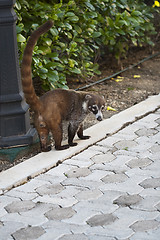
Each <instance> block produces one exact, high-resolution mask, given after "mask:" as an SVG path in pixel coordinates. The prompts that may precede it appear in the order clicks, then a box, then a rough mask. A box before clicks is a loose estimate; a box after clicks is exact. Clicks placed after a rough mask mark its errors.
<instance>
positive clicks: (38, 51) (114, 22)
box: [15, 0, 154, 90]
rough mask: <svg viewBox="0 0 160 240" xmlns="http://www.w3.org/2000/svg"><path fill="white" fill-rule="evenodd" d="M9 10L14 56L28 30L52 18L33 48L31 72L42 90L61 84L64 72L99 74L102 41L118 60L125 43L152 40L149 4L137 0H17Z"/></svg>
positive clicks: (22, 46)
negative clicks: (14, 14)
mask: <svg viewBox="0 0 160 240" xmlns="http://www.w3.org/2000/svg"><path fill="white" fill-rule="evenodd" d="M15 10H16V12H17V15H18V23H17V40H18V47H19V52H20V61H21V58H22V53H23V50H24V47H25V45H26V40H27V39H28V36H29V35H30V34H31V31H33V30H34V29H36V28H37V27H38V26H39V25H41V24H42V23H44V22H45V21H46V20H48V19H53V20H54V26H53V28H52V29H51V30H50V31H49V32H48V33H46V34H44V35H43V36H42V37H41V38H40V39H39V41H38V44H37V46H36V47H35V49H34V53H33V63H32V69H33V77H36V76H39V77H40V78H41V79H42V80H43V88H44V89H45V90H48V89H50V88H55V87H56V88H57V87H61V88H67V82H66V78H67V76H70V75H76V76H78V77H88V76H92V75H94V74H100V71H99V70H98V64H97V63H96V61H95V59H96V57H97V55H99V54H100V55H101V54H103V49H104V47H105V48H106V46H107V48H108V49H109V51H110V52H111V53H113V54H114V56H115V57H116V58H117V59H119V58H120V57H121V56H122V55H125V54H126V51H127V50H128V48H129V46H130V44H134V45H135V46H138V45H139V46H142V45H143V44H145V43H147V44H153V43H152V42H151V40H150V37H149V36H150V34H152V33H154V27H153V24H152V23H151V19H152V18H153V16H152V13H151V8H149V7H147V6H146V5H145V4H144V2H143V1H139V0H136V1H131V0H118V1H116V0H112V1H111V0H104V1H101V0H81V1H78V0H70V1H65V0H61V1H55V0H50V1H46V0H41V1H37V0H34V1H33V0H30V1H26V0H17V1H16V5H15Z"/></svg>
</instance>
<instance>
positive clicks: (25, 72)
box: [21, 20, 53, 112]
mask: <svg viewBox="0 0 160 240" xmlns="http://www.w3.org/2000/svg"><path fill="white" fill-rule="evenodd" d="M52 26H53V22H52V21H51V20H49V21H47V22H46V23H44V24H43V25H41V26H40V27H39V28H38V29H37V30H35V31H34V32H33V33H32V34H31V36H30V38H29V40H28V42H27V45H26V48H25V50H24V53H23V59H22V64H21V79H22V87H23V92H24V95H25V98H26V102H27V103H28V104H29V106H30V107H31V109H32V110H33V111H35V112H41V109H42V105H41V102H40V100H39V98H38V96H37V95H36V93H35V90H34V87H33V82H32V70H31V63H32V52H33V49H34V46H35V45H36V43H37V40H38V38H39V37H40V35H42V34H43V33H45V32H47V31H48V30H49V29H50V28H51V27H52Z"/></svg>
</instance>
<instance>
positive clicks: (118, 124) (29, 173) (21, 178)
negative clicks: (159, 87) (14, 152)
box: [0, 94, 160, 195]
mask: <svg viewBox="0 0 160 240" xmlns="http://www.w3.org/2000/svg"><path fill="white" fill-rule="evenodd" d="M158 108H160V94H159V95H155V96H151V97H149V98H148V99H146V100H145V101H142V102H140V103H138V104H136V105H134V106H132V107H130V108H128V109H126V110H124V111H122V112H120V113H118V114H116V115H114V116H112V117H111V118H109V119H106V120H104V121H102V122H99V123H97V124H96V125H94V126H92V127H90V128H88V129H86V130H85V134H86V135H90V136H91V138H90V139H88V140H87V141H83V140H81V141H80V140H79V139H77V138H75V141H77V142H78V145H77V146H75V147H73V148H69V149H67V150H64V151H61V152H59V151H56V150H54V149H53V150H51V151H50V152H47V153H44V152H43V153H40V154H38V155H36V156H34V157H32V158H30V159H28V160H26V161H24V162H22V163H20V164H18V165H16V166H14V167H12V168H10V169H8V170H6V171H2V172H1V173H0V195H1V194H3V193H4V192H6V191H8V190H10V189H11V188H13V187H16V186H19V185H21V184H24V183H25V182H27V181H28V180H29V179H31V178H33V177H35V176H37V175H39V174H41V173H44V172H46V171H47V170H49V169H51V168H53V167H55V166H57V165H58V164H59V163H61V162H63V161H64V160H66V159H69V158H71V157H72V156H74V155H76V154H78V153H80V152H82V151H83V150H84V149H86V148H88V147H89V146H91V145H93V144H95V143H96V142H98V141H100V140H102V139H104V138H105V137H107V136H108V135H112V134H114V133H116V132H118V131H119V130H121V129H123V128H124V127H126V126H127V125H129V124H131V123H133V122H135V121H137V120H138V119H140V118H142V117H144V116H146V115H148V114H150V113H152V112H155V111H156V110H157V109H158Z"/></svg>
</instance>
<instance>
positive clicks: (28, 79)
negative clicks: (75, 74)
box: [21, 21, 105, 151]
mask: <svg viewBox="0 0 160 240" xmlns="http://www.w3.org/2000/svg"><path fill="white" fill-rule="evenodd" d="M52 25H53V22H52V21H47V22H46V23H45V24H43V25H42V26H40V27H39V28H38V29H37V30H36V31H34V32H33V33H32V35H31V37H30V38H29V40H28V43H27V45H26V48H25V50H24V55H23V60H22V66H21V76H22V86H23V91H24V94H25V98H26V102H27V103H28V104H29V105H30V107H31V109H32V110H33V111H34V113H35V117H34V122H35V127H36V129H37V132H38V134H39V138H40V143H41V148H42V151H48V150H50V146H48V145H49V140H48V135H49V132H51V133H52V135H53V138H54V140H55V148H56V149H57V150H62V149H66V148H68V147H69V146H75V145H76V143H73V138H74V136H75V134H76V132H77V134H78V137H79V138H81V139H88V138H89V136H83V127H82V122H83V120H84V118H85V117H86V115H87V114H88V113H89V110H90V109H92V106H95V105H96V106H97V109H99V110H101V107H102V106H104V104H105V103H104V99H103V98H101V97H99V96H97V95H93V94H89V93H85V92H76V91H73V90H64V89H55V90H53V91H49V92H47V93H46V94H44V95H43V96H42V97H41V98H38V96H37V95H36V93H35V90H34V87H33V84H32V72H31V62H32V52H33V48H34V46H35V44H36V42H37V40H38V38H39V37H40V35H41V34H43V33H45V32H47V31H48V30H49V29H50V28H51V27H52ZM91 111H92V110H91ZM97 111H98V110H97ZM92 112H93V111H92ZM93 113H94V112H93ZM94 114H96V113H94ZM97 119H98V118H97ZM64 120H65V121H68V122H69V125H68V145H64V146H61V142H62V137H63V136H62V135H63V130H62V121H64ZM98 120H102V119H101V116H100V117H99V119H98Z"/></svg>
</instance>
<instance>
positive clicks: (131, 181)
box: [0, 110, 160, 240]
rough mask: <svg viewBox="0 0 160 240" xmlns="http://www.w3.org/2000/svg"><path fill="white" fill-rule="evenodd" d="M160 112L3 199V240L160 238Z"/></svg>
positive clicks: (0, 215)
mask: <svg viewBox="0 0 160 240" xmlns="http://www.w3.org/2000/svg"><path fill="white" fill-rule="evenodd" d="M159 238H160V110H158V111H156V112H155V113H152V114H149V115H148V116H146V117H144V118H142V119H141V120H138V121H136V122H134V123H133V124H131V125H129V126H127V127H125V128H124V129H122V130H120V131H119V132H118V133H116V134H114V135H112V136H109V137H107V138H106V139H104V140H102V141H100V142H98V143H97V144H95V145H93V146H91V147H89V148H88V149H86V150H84V151H83V152H81V153H80V154H78V155H75V156H74V157H72V158H71V159H68V160H66V161H64V162H63V163H62V164H60V165H59V166H57V167H55V168H52V169H51V170H49V171H48V172H46V173H44V174H41V175H39V176H38V177H35V178H34V179H32V180H31V181H29V182H27V183H26V184H24V185H22V186H19V187H16V188H14V189H12V190H10V191H8V192H6V193H4V194H3V195H1V196H0V239H1V240H13V239H14V240H22V239H23V240H32V239H38V240H120V239H123V240H128V239H130V240H158V239H159Z"/></svg>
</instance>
